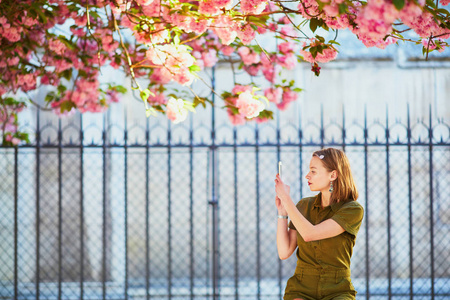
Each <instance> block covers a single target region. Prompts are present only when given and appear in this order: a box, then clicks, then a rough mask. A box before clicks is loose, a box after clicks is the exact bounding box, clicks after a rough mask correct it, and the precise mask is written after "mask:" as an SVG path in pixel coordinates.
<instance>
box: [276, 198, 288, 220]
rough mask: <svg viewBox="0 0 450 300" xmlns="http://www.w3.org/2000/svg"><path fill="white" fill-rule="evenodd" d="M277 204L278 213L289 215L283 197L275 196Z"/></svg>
mask: <svg viewBox="0 0 450 300" xmlns="http://www.w3.org/2000/svg"><path fill="white" fill-rule="evenodd" d="M275 205H276V206H277V209H278V214H279V215H282V216H287V214H288V213H287V211H286V209H285V208H284V206H283V203H281V199H280V198H278V196H275Z"/></svg>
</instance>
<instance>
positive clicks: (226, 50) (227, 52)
mask: <svg viewBox="0 0 450 300" xmlns="http://www.w3.org/2000/svg"><path fill="white" fill-rule="evenodd" d="M220 51H222V53H223V55H226V56H230V55H231V54H233V52H234V48H233V47H231V46H222V47H221V48H220Z"/></svg>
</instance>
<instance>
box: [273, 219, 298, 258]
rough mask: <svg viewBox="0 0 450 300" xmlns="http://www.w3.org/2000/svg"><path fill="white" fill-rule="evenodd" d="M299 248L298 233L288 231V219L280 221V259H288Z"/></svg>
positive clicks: (278, 241) (278, 236)
mask: <svg viewBox="0 0 450 300" xmlns="http://www.w3.org/2000/svg"><path fill="white" fill-rule="evenodd" d="M296 248H297V231H295V230H293V229H288V226H287V220H286V219H278V225H277V249H278V256H279V257H280V259H283V260H284V259H288V258H289V257H291V255H292V253H294V251H295V249H296Z"/></svg>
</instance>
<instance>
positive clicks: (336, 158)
mask: <svg viewBox="0 0 450 300" xmlns="http://www.w3.org/2000/svg"><path fill="white" fill-rule="evenodd" d="M313 156H317V157H318V158H319V159H320V160H321V161H322V163H323V166H324V167H325V169H327V171H328V172H331V171H334V170H335V171H336V172H337V178H336V180H334V181H333V192H332V193H331V197H330V203H331V204H332V203H337V202H339V201H346V200H356V199H358V190H357V189H356V185H355V181H354V180H353V176H352V171H351V170H350V163H349V162H348V158H347V155H345V153H344V152H343V151H341V150H339V149H334V148H326V149H322V150H318V151H315V152H314V153H313Z"/></svg>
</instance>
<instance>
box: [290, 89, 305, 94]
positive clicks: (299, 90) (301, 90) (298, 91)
mask: <svg viewBox="0 0 450 300" xmlns="http://www.w3.org/2000/svg"><path fill="white" fill-rule="evenodd" d="M292 91H294V92H296V93H300V92H303V89H301V88H294V89H292Z"/></svg>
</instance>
